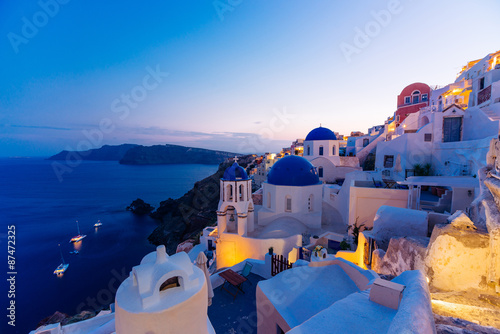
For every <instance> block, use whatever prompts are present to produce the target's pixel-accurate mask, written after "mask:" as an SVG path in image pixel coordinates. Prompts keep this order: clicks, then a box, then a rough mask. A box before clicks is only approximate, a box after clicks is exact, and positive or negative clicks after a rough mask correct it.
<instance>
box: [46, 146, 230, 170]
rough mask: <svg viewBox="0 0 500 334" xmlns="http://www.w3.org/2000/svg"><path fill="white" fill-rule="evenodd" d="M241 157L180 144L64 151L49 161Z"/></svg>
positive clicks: (148, 161)
mask: <svg viewBox="0 0 500 334" xmlns="http://www.w3.org/2000/svg"><path fill="white" fill-rule="evenodd" d="M236 155H238V156H239V155H240V154H238V153H234V152H225V151H216V150H208V149H203V148H195V147H186V146H181V145H171V144H165V145H153V146H142V145H136V144H122V145H104V146H102V147H101V148H98V149H91V150H87V151H66V150H64V151H61V152H59V153H57V154H55V155H53V156H51V157H49V158H48V160H66V161H74V160H90V161H118V162H119V163H120V164H123V165H170V164H208V165H212V164H220V163H222V162H223V161H224V160H226V159H228V158H230V157H234V156H236Z"/></svg>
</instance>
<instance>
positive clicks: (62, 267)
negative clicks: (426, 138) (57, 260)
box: [54, 245, 69, 275]
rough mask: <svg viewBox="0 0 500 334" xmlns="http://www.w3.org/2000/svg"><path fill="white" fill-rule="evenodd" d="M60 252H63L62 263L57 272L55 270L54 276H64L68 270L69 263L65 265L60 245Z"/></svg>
mask: <svg viewBox="0 0 500 334" xmlns="http://www.w3.org/2000/svg"><path fill="white" fill-rule="evenodd" d="M59 251H60V252H61V261H62V263H61V264H60V265H58V266H57V268H56V270H54V275H62V274H64V272H65V271H66V269H68V267H69V263H64V257H63V255H62V251H61V245H59Z"/></svg>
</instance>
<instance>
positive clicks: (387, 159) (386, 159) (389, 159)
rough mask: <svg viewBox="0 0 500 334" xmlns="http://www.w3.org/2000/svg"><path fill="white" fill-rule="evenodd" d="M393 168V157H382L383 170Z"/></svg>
mask: <svg viewBox="0 0 500 334" xmlns="http://www.w3.org/2000/svg"><path fill="white" fill-rule="evenodd" d="M392 166H394V156H393V155H384V168H392Z"/></svg>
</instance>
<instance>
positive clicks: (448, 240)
mask: <svg viewBox="0 0 500 334" xmlns="http://www.w3.org/2000/svg"><path fill="white" fill-rule="evenodd" d="M489 244H490V238H489V236H488V234H486V233H480V232H477V231H474V230H473V229H469V228H467V227H465V228H464V229H459V228H457V227H456V226H454V225H453V223H452V224H450V225H436V226H435V227H434V230H433V232H432V236H431V241H430V243H429V247H428V250H427V254H426V259H425V265H426V267H427V275H428V277H429V279H430V284H431V285H432V286H433V287H435V288H437V289H440V290H443V291H453V290H457V291H459V290H466V289H486V288H487V287H486V282H487V280H486V278H487V276H488V258H489V256H490V248H489Z"/></svg>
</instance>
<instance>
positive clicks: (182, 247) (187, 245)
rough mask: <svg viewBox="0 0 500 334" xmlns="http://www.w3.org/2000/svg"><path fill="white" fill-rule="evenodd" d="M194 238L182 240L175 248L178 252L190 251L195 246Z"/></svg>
mask: <svg viewBox="0 0 500 334" xmlns="http://www.w3.org/2000/svg"><path fill="white" fill-rule="evenodd" d="M194 242H195V241H194V240H193V239H188V240H186V241H183V242H181V243H180V244H178V245H177V249H176V250H175V252H176V253H179V252H186V253H189V251H190V250H191V249H193V247H194Z"/></svg>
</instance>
